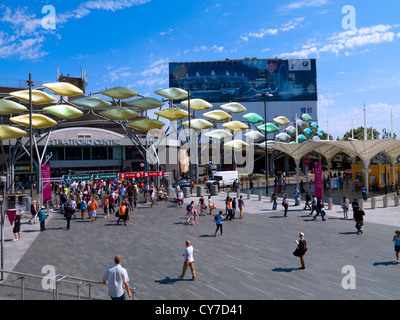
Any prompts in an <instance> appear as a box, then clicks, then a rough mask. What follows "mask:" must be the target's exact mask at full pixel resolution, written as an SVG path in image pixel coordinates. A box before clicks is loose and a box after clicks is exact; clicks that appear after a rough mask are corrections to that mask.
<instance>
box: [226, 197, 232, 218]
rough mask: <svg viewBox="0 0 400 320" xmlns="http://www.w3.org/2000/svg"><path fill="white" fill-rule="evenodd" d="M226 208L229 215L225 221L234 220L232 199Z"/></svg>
mask: <svg viewBox="0 0 400 320" xmlns="http://www.w3.org/2000/svg"><path fill="white" fill-rule="evenodd" d="M226 208H227V209H228V213H227V215H226V218H225V220H228V219H229V220H232V217H233V207H232V198H229V199H228V202H227V203H226Z"/></svg>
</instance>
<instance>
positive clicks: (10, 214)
mask: <svg viewBox="0 0 400 320" xmlns="http://www.w3.org/2000/svg"><path fill="white" fill-rule="evenodd" d="M6 214H7V217H8V220H9V221H10V224H11V225H12V224H13V223H14V218H15V216H16V215H17V210H15V209H14V210H13V209H11V210H6Z"/></svg>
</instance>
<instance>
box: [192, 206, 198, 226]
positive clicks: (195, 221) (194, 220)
mask: <svg viewBox="0 0 400 320" xmlns="http://www.w3.org/2000/svg"><path fill="white" fill-rule="evenodd" d="M198 216H199V214H198V213H197V210H196V209H195V210H194V211H193V221H192V225H195V224H197V217H198Z"/></svg>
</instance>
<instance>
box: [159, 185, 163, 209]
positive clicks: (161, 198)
mask: <svg viewBox="0 0 400 320" xmlns="http://www.w3.org/2000/svg"><path fill="white" fill-rule="evenodd" d="M163 197H164V195H163V191H162V189H161V188H160V190H159V191H158V204H161V205H162V204H163Z"/></svg>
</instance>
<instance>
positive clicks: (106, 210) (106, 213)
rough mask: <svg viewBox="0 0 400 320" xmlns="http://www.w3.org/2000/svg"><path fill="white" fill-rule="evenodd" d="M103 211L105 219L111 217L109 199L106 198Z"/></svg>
mask: <svg viewBox="0 0 400 320" xmlns="http://www.w3.org/2000/svg"><path fill="white" fill-rule="evenodd" d="M103 210H104V218H106V219H107V218H108V217H110V203H109V201H108V198H107V197H105V198H104V203H103Z"/></svg>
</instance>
